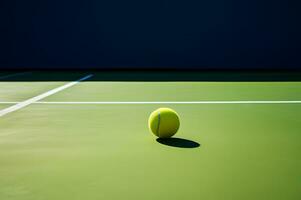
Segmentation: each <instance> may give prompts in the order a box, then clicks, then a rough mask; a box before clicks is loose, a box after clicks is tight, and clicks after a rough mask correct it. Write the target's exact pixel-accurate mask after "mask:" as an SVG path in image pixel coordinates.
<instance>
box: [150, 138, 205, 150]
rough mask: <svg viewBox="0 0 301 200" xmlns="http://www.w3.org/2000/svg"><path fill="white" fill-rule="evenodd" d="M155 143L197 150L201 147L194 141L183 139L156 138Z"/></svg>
mask: <svg viewBox="0 0 301 200" xmlns="http://www.w3.org/2000/svg"><path fill="white" fill-rule="evenodd" d="M156 141H157V142H159V143H160V144H164V145H167V146H171V147H178V148H197V147H200V146H201V145H200V144H199V143H197V142H195V141H192V140H187V139H183V138H157V139H156Z"/></svg>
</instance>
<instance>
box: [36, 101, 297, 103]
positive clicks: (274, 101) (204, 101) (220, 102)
mask: <svg viewBox="0 0 301 200" xmlns="http://www.w3.org/2000/svg"><path fill="white" fill-rule="evenodd" d="M35 104H301V101H86V102H79V101H72V102H68V101H67V102H64V101H61V102H57V101H39V102H35Z"/></svg>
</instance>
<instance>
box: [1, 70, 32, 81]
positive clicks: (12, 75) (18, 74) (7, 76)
mask: <svg viewBox="0 0 301 200" xmlns="http://www.w3.org/2000/svg"><path fill="white" fill-rule="evenodd" d="M29 73H32V72H20V73H16V74H8V75H5V76H0V80H3V79H7V78H11V77H15V76H20V75H24V74H29Z"/></svg>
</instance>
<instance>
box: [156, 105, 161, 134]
mask: <svg viewBox="0 0 301 200" xmlns="http://www.w3.org/2000/svg"><path fill="white" fill-rule="evenodd" d="M160 121H161V113H160V111H158V127H157V135H158V137H160Z"/></svg>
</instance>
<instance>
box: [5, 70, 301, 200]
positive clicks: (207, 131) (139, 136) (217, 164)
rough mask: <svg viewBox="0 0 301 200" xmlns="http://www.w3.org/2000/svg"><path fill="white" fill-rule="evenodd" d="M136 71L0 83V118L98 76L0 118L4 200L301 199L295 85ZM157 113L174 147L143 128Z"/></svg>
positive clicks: (36, 75) (299, 105)
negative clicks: (169, 120)
mask: <svg viewBox="0 0 301 200" xmlns="http://www.w3.org/2000/svg"><path fill="white" fill-rule="evenodd" d="M133 73H134V72H133ZM141 73H142V72H140V73H139V74H137V73H136V74H135V73H134V75H130V74H123V73H120V74H117V75H116V76H114V75H113V74H112V72H103V73H101V72H91V73H86V72H76V73H69V74H68V73H66V72H64V73H63V72H57V73H53V74H49V72H33V73H32V74H26V75H22V77H18V78H13V79H11V78H9V79H6V80H0V100H1V101H0V113H1V112H3V110H4V109H5V108H9V107H11V106H14V105H15V104H16V102H23V101H26V100H27V99H30V98H32V97H35V96H37V95H40V94H42V93H45V92H48V91H49V90H52V89H55V88H58V87H60V86H63V85H65V84H68V83H70V82H72V81H76V80H78V79H79V78H81V77H83V76H86V75H87V74H94V76H93V77H92V78H91V79H89V80H86V81H83V82H78V83H77V84H75V85H73V86H72V87H69V88H66V89H64V90H62V91H60V92H57V93H55V94H52V95H51V96H48V97H45V98H44V99H42V100H39V102H44V103H39V102H33V103H31V104H30V105H28V106H26V107H22V108H20V109H18V110H16V111H14V112H9V113H7V114H6V115H4V116H2V117H0V199H3V200H41V199H43V200H53V199H57V200H66V199H72V200H82V199H146V200H148V199H149V200H153V199H158V200H161V199H162V200H163V199H164V200H166V199H174V200H176V199H191V200H192V199H198V200H199V199H206V200H217V199H223V200H241V199H244V200H254V199H257V200H266V199H273V200H280V199H281V200H282V199H283V200H297V199H298V200H299V199H301V192H300V186H301V179H300V178H301V154H300V152H301V134H300V130H301V102H300V100H301V79H300V80H299V79H298V78H297V77H296V76H295V75H292V76H290V77H288V78H285V79H282V78H281V76H280V75H278V78H276V79H273V77H275V76H261V75H258V76H257V75H256V76H248V75H246V74H245V75H243V77H244V78H241V75H240V74H236V75H234V76H232V77H231V78H227V77H224V76H222V75H220V74H219V75H218V76H216V75H210V76H209V75H208V76H207V75H206V76H204V75H203V74H197V73H196V74H184V75H181V73H176V74H172V76H166V72H164V73H165V74H164V73H157V74H156V73H151V74H146V75H143V74H141ZM144 73H147V72H144ZM226 75H227V74H226ZM226 75H225V76H226ZM228 75H229V76H230V75H231V74H228ZM189 77H190V78H189ZM198 77H200V78H198ZM6 101H13V102H11V103H10V104H4V102H6ZM202 101H206V102H207V103H193V102H202ZM214 101H234V102H233V103H231V104H227V103H223V102H220V103H217V104H215V103H212V102H214ZM236 101H237V103H235V102H236ZM238 101H250V102H249V103H238ZM255 101H269V102H265V103H255ZM277 101H285V102H282V103H279V102H278V103H276V102H277ZM293 101H298V102H293ZM1 102H2V103H1ZM104 102H106V103H105V104H103V103H104ZM114 102H115V104H113V103H114ZM117 102H119V103H117ZM126 102H131V103H130V104H125V103H126ZM152 102H156V103H152ZM175 102H182V104H179V103H175ZM210 102H211V103H210ZM159 107H170V108H172V109H175V110H176V111H177V112H178V114H179V116H180V120H181V126H180V130H179V132H178V133H177V134H176V136H175V138H174V139H170V140H157V139H156V137H155V136H153V135H152V134H151V133H150V132H149V130H148V128H147V120H148V116H149V114H150V113H151V112H152V111H153V110H155V109H157V108H159Z"/></svg>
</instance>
